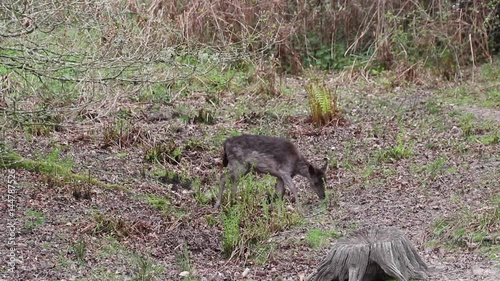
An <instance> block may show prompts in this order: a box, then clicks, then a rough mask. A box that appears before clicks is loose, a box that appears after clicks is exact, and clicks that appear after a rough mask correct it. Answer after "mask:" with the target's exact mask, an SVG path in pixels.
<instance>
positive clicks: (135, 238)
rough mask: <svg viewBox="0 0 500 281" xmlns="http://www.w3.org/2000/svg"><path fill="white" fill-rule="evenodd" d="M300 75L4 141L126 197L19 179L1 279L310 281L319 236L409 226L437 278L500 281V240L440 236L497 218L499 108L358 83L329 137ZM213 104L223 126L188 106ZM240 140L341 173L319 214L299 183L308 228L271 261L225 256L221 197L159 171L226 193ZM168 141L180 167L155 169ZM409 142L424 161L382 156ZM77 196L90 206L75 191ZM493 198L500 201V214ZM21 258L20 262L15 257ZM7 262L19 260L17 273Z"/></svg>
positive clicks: (37, 176) (286, 238)
mask: <svg viewBox="0 0 500 281" xmlns="http://www.w3.org/2000/svg"><path fill="white" fill-rule="evenodd" d="M287 79H288V80H286V81H284V84H285V85H287V87H289V89H290V91H289V92H288V93H283V94H282V95H281V96H263V95H259V94H248V95H244V94H240V95H236V94H230V93H222V94H220V95H219V96H218V97H217V98H218V99H219V101H218V103H215V105H214V104H213V103H210V102H207V99H206V97H205V94H203V93H193V94H190V95H189V96H179V97H178V98H177V99H175V100H173V101H172V103H171V104H164V105H153V104H148V103H142V102H133V101H132V100H131V98H130V97H129V96H127V94H126V93H123V94H122V95H121V96H118V97H116V100H115V102H114V103H113V104H111V105H109V106H108V107H107V112H108V114H107V115H100V112H99V110H100V109H99V108H100V104H98V103H97V102H96V103H95V104H92V103H88V104H87V105H86V107H85V108H83V109H84V110H85V112H87V116H94V117H95V116H98V117H95V118H83V117H82V118H80V119H77V118H75V119H70V118H68V119H66V120H65V121H64V122H63V126H62V129H61V130H56V131H52V132H50V133H49V134H48V135H39V136H37V135H29V136H28V135H27V134H26V133H25V131H23V130H22V129H20V128H12V129H11V130H9V131H8V132H7V133H6V135H5V143H6V144H7V145H8V146H10V147H12V148H13V149H14V150H15V151H16V152H18V153H19V154H21V155H22V156H24V157H26V158H31V159H41V158H40V157H42V158H43V155H49V154H50V153H51V152H52V151H54V148H55V147H56V148H57V149H58V153H59V158H57V159H56V160H53V161H55V162H58V163H63V162H64V161H63V159H67V158H70V159H72V165H71V169H72V171H73V172H77V173H81V174H90V175H91V176H92V177H95V178H97V179H99V180H100V181H102V182H105V183H110V184H117V185H119V186H121V187H124V188H122V189H120V188H115V189H113V188H109V189H106V188H102V187H99V186H95V185H90V184H88V183H79V184H68V183H65V182H62V181H58V180H57V175H55V176H54V175H51V176H47V175H46V174H43V173H34V172H28V171H25V170H15V171H13V172H12V174H13V176H11V177H10V179H12V177H13V178H14V179H15V182H14V183H12V184H9V188H10V187H11V186H12V188H14V189H15V192H14V193H13V194H14V197H13V198H14V199H15V206H14V207H12V206H10V205H9V201H8V198H7V193H6V191H5V190H4V187H2V190H3V191H2V200H1V203H0V208H1V210H2V212H1V213H0V217H1V223H0V224H1V225H9V223H10V224H11V225H14V226H15V232H16V236H15V238H14V239H13V243H12V244H9V243H8V242H9V241H11V240H12V239H11V240H9V239H10V234H9V231H2V232H0V241H2V242H1V243H2V249H3V250H2V253H3V254H2V263H1V264H2V266H1V269H0V276H1V275H3V276H4V277H3V279H2V280H141V279H137V276H139V275H138V269H137V268H149V269H150V272H151V276H150V277H151V279H144V280H280V279H276V278H278V277H281V278H282V279H281V280H302V278H303V277H304V276H307V275H308V274H310V273H311V272H312V270H313V269H314V268H315V267H316V266H317V265H318V264H319V263H320V262H321V260H322V259H323V258H324V257H325V256H326V254H327V253H328V251H329V248H330V247H331V245H333V244H334V243H335V239H334V238H330V239H329V241H328V242H329V243H327V245H326V246H324V247H321V248H319V249H313V248H310V247H308V245H307V243H306V242H305V237H306V235H307V233H308V231H309V230H310V229H313V228H318V229H323V230H334V231H336V232H337V233H338V234H339V235H340V236H343V235H346V234H348V233H350V232H351V231H353V230H355V229H358V228H361V227H366V226H393V227H397V228H399V229H401V230H402V231H403V232H404V233H405V234H406V235H407V237H408V238H409V240H410V241H411V242H412V243H413V244H414V245H415V247H416V248H417V250H418V252H419V253H420V255H421V256H422V258H423V259H424V261H425V262H426V263H427V264H428V265H429V267H430V268H431V272H430V277H429V279H428V280H489V281H493V280H500V279H498V278H499V276H500V264H499V258H500V257H499V256H498V244H496V245H495V242H493V245H491V247H492V248H493V249H495V247H496V249H497V250H496V252H495V251H493V250H492V251H488V252H487V251H485V250H484V247H482V245H480V244H478V243H476V242H473V241H472V240H470V241H465V242H464V245H462V246H457V245H455V246H453V243H452V242H453V241H446V239H447V238H446V236H442V235H441V236H439V235H436V221H439V220H444V219H446V218H452V219H455V220H459V221H460V220H463V222H464V224H465V226H466V228H467V227H470V229H471V232H473V230H474V229H476V228H477V224H478V221H476V220H477V219H478V218H483V217H481V216H480V214H482V212H483V211H485V208H486V209H487V208H498V207H499V206H498V196H499V186H500V184H499V183H500V176H499V173H498V167H499V162H500V158H499V155H500V144H499V143H498V141H483V140H489V139H488V138H486V137H487V136H491V135H493V137H494V136H495V134H496V136H497V138H498V132H499V122H498V120H499V116H500V109H499V107H498V104H499V103H498V100H497V101H496V103H497V106H496V107H489V108H481V106H479V105H473V106H471V107H468V106H464V105H457V104H455V103H454V102H453V101H450V100H447V98H446V95H440V94H439V91H438V90H436V89H433V88H425V87H408V88H400V87H391V88H384V87H378V86H377V85H374V84H370V83H367V84H365V85H363V86H359V87H357V88H350V87H347V86H345V87H340V88H339V89H338V90H337V91H338V93H339V94H340V99H339V104H340V105H341V107H342V111H343V120H344V121H342V122H340V123H338V124H331V125H330V126H326V127H322V128H317V127H315V126H314V125H312V124H311V123H310V120H309V118H308V114H307V99H306V95H305V93H304V92H303V90H301V85H302V84H303V83H304V81H302V80H298V79H296V78H287ZM332 79H334V78H332ZM100 102H102V101H100ZM208 105H211V106H212V108H211V110H214V111H215V112H216V114H215V124H203V123H201V124H200V123H198V122H193V121H192V120H186V118H183V116H184V115H183V114H184V113H185V112H186V110H187V112H189V113H193V112H194V113H196V112H197V110H199V109H200V108H204V107H206V106H208ZM153 106H154V107H153ZM80 109H81V108H80ZM60 112H61V114H65V111H64V110H61V111H60ZM80 112H83V111H82V110H80ZM123 112H125V113H126V114H125V115H126V117H124V118H125V120H127V121H126V122H128V123H127V124H129V128H132V129H130V131H129V132H130V136H128V137H127V138H126V139H125V140H123V143H117V142H113V141H111V142H110V141H107V139H106V136H107V135H106V134H105V132H106V130H108V128H109V126H112V125H110V124H115V122H116V120H117V119H118V117H117V116H118V115H119V114H122V113H123ZM468 113H471V114H472V116H469V115H467V114H468ZM234 132H238V133H260V134H269V135H278V136H282V137H286V138H288V139H290V140H292V141H293V142H294V143H296V145H297V146H298V147H299V148H300V150H301V151H302V152H303V153H304V155H305V156H306V157H307V158H308V159H310V161H311V162H312V163H314V164H317V165H320V164H321V163H322V161H323V158H324V157H328V158H329V159H330V160H329V161H330V164H336V165H330V166H331V167H330V169H329V171H328V173H327V177H328V188H329V190H328V192H329V193H331V194H332V199H331V202H330V203H329V205H328V207H327V208H321V207H320V206H319V204H318V200H317V198H316V197H315V195H314V193H313V192H311V189H310V188H309V187H308V186H307V183H306V182H305V179H303V178H299V177H297V178H295V182H296V184H297V185H298V186H299V188H300V196H299V197H300V200H301V201H302V202H303V206H304V209H305V211H304V218H303V222H302V223H300V224H298V225H294V226H292V227H290V228H289V229H286V230H284V231H280V232H276V233H274V234H273V235H272V237H271V238H270V239H269V240H268V241H264V242H262V243H264V244H265V243H267V244H273V245H275V246H276V247H275V249H274V251H272V252H271V253H270V255H269V257H268V259H267V261H266V262H265V263H264V264H258V263H256V262H255V261H253V260H251V259H245V257H233V258H230V259H227V258H223V256H222V253H221V251H222V246H221V235H222V231H223V229H222V225H221V223H220V213H219V211H218V210H215V209H214V208H213V204H214V199H211V200H209V202H207V203H206V204H200V203H199V202H198V201H197V200H195V198H194V195H195V193H196V192H200V191H196V190H194V189H193V188H191V187H189V186H187V187H183V186H181V185H178V184H165V183H162V182H161V181H160V180H159V175H158V174H157V172H158V171H163V170H168V171H175V172H178V173H181V174H183V175H187V176H189V178H191V179H196V180H198V181H199V183H200V186H201V192H202V193H205V194H209V195H211V194H213V193H214V192H215V191H216V190H217V185H218V177H219V175H220V173H221V168H220V163H221V159H220V155H221V144H222V141H223V140H224V139H225V138H226V137H228V136H230V135H231V134H232V133H234ZM161 142H165V143H170V142H171V143H174V144H175V145H176V146H178V147H181V146H182V147H183V148H184V149H183V151H182V158H181V160H180V163H179V164H177V165H176V164H175V163H163V164H158V163H150V162H148V161H146V160H145V155H146V154H147V151H148V150H149V149H150V148H151V146H152V144H154V143H161ZM188 144H196V145H189V146H188ZM398 144H400V145H401V146H403V147H405V148H406V149H409V150H411V155H410V156H408V157H405V158H402V159H391V157H390V156H389V157H387V159H385V160H383V161H375V160H374V159H376V158H377V157H381V156H377V155H382V154H376V153H375V152H377V151H386V150H387V149H388V148H391V147H394V146H397V145H398ZM432 163H441V164H442V165H437V166H436V165H434V166H433V165H432ZM433 167H434V168H433ZM1 173H2V174H3V175H2V180H3V181H4V182H3V183H2V186H7V182H6V181H7V178H9V177H7V174H8V173H9V171H7V170H2V171H1ZM75 186H76V187H75ZM78 190H83V191H89V196H88V197H87V198H85V196H83V197H81V196H78V195H76V194H75V192H77V191H78ZM151 195H155V196H156V197H158V198H167V199H168V201H169V202H170V203H168V204H170V210H174V211H171V212H162V211H161V210H159V209H158V208H155V207H153V206H152V205H151V204H150V203H149V201H148V200H147V199H146V198H147V196H151ZM492 198H497V202H496V203H491V200H492ZM495 204H496V205H495ZM11 207H12V208H11ZM496 212H498V209H497V210H496ZM468 217H472V218H471V219H470V220H467V218H468ZM208 218H215V221H216V223H214V224H210V223H208ZM493 218H498V215H496V216H493ZM499 224H500V223H499V222H498V221H490V222H488V223H486V225H487V226H488V227H489V229H488V231H489V233H492V234H496V235H498V233H499V231H500V230H499ZM450 228H451V226H450ZM443 237H444V238H443ZM450 237H451V236H450ZM443 239H444V240H443ZM449 239H452V238H449ZM448 242H450V243H448ZM462 242H463V241H462ZM78 243H84V244H85V245H86V247H85V254H84V256H83V258H82V259H81V260H78V259H77V258H76V256H77V254H76V253H77V252H78V246H76V245H79V244H78ZM80 245H81V244H80ZM10 248H13V249H14V250H13V251H14V253H15V254H13V255H11V256H9V255H8V254H5V253H10ZM182 255H185V256H187V257H188V258H187V260H188V263H189V268H190V269H191V272H190V275H189V276H187V277H186V276H181V272H182V271H183V270H182V269H181V266H180V265H179V263H181V261H180V260H179V256H182ZM140 257H147V259H144V258H140ZM9 261H14V263H15V268H13V272H9V268H10V263H9ZM148 262H149V263H148ZM246 268H248V269H249V271H248V273H246V274H243V272H244V271H245V269H246ZM243 275H244V276H243ZM134 276H135V277H134ZM134 278H136V279H134ZM189 278H190V279H189Z"/></svg>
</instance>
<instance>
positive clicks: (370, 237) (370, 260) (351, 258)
mask: <svg viewBox="0 0 500 281" xmlns="http://www.w3.org/2000/svg"><path fill="white" fill-rule="evenodd" d="M427 272H428V268H427V266H426V265H425V263H424V262H423V260H422V259H421V258H420V256H419V255H418V253H417V251H416V250H415V248H414V247H413V245H412V244H411V242H410V241H409V240H408V239H407V238H406V237H405V236H404V234H403V233H402V232H401V231H399V230H398V229H396V228H364V229H361V230H358V231H356V232H354V233H352V234H351V235H350V236H349V237H347V238H344V239H341V240H339V241H338V242H337V243H336V244H335V246H334V247H333V249H332V250H331V252H330V253H329V254H328V256H327V257H326V258H325V260H323V262H322V263H321V264H320V265H319V266H318V268H317V269H316V270H315V272H313V273H312V274H311V275H310V276H308V277H307V279H306V280H307V281H345V280H349V281H376V280H387V279H388V278H391V277H392V278H396V279H397V280H400V281H407V280H409V279H425V278H427Z"/></svg>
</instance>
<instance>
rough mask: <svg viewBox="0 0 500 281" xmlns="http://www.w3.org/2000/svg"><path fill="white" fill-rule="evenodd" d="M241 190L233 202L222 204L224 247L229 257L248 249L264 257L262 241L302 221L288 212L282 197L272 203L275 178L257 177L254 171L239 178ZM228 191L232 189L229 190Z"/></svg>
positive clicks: (224, 252)
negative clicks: (258, 178)
mask: <svg viewBox="0 0 500 281" xmlns="http://www.w3.org/2000/svg"><path fill="white" fill-rule="evenodd" d="M238 185H239V189H240V191H239V192H238V194H237V195H236V196H235V197H236V198H237V199H236V200H235V201H234V202H233V204H232V205H229V206H228V205H224V204H223V205H222V206H223V213H222V214H221V225H222V227H223V232H222V248H223V254H224V255H225V256H226V257H230V256H235V255H236V256H239V255H241V254H242V253H244V252H249V253H250V256H254V257H262V253H260V254H259V251H260V252H262V247H263V246H262V243H263V242H265V241H267V240H268V239H269V237H270V236H271V234H273V233H275V232H277V231H282V230H284V229H286V228H289V227H291V226H293V225H295V224H298V223H299V222H300V221H301V218H300V216H299V215H298V214H297V213H295V212H289V211H287V210H286V208H285V206H284V202H283V201H282V200H278V201H275V202H273V203H269V202H268V200H269V198H271V197H273V194H274V178H272V177H271V176H265V177H264V178H263V179H261V180H257V179H256V178H255V176H254V175H252V174H251V173H250V174H248V175H246V176H244V177H242V178H241V179H240V181H239V184H238ZM228 193H229V192H228ZM256 251H257V252H256Z"/></svg>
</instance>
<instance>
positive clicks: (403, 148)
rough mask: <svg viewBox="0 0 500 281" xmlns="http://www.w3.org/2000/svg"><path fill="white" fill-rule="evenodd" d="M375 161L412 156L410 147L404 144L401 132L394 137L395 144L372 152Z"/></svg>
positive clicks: (390, 160)
mask: <svg viewBox="0 0 500 281" xmlns="http://www.w3.org/2000/svg"><path fill="white" fill-rule="evenodd" d="M373 156H374V158H375V160H376V161H377V162H393V161H397V160H401V159H405V158H410V157H412V156H413V150H412V148H411V147H410V146H409V145H407V144H405V142H404V137H403V134H399V135H398V136H397V137H396V145H395V146H392V147H388V148H385V149H380V150H378V151H375V152H374V153H373Z"/></svg>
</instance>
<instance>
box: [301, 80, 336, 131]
mask: <svg viewBox="0 0 500 281" xmlns="http://www.w3.org/2000/svg"><path fill="white" fill-rule="evenodd" d="M305 89H306V93H307V99H308V103H309V110H310V112H311V117H312V121H313V123H314V124H316V125H326V124H328V123H329V122H330V121H331V120H332V119H333V118H334V117H335V116H336V115H338V114H340V113H339V109H338V104H337V95H336V94H333V93H332V91H331V90H330V89H328V87H327V86H326V84H325V83H324V82H323V83H322V84H321V83H320V82H319V81H318V80H314V81H311V82H309V84H307V85H306V86H305Z"/></svg>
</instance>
